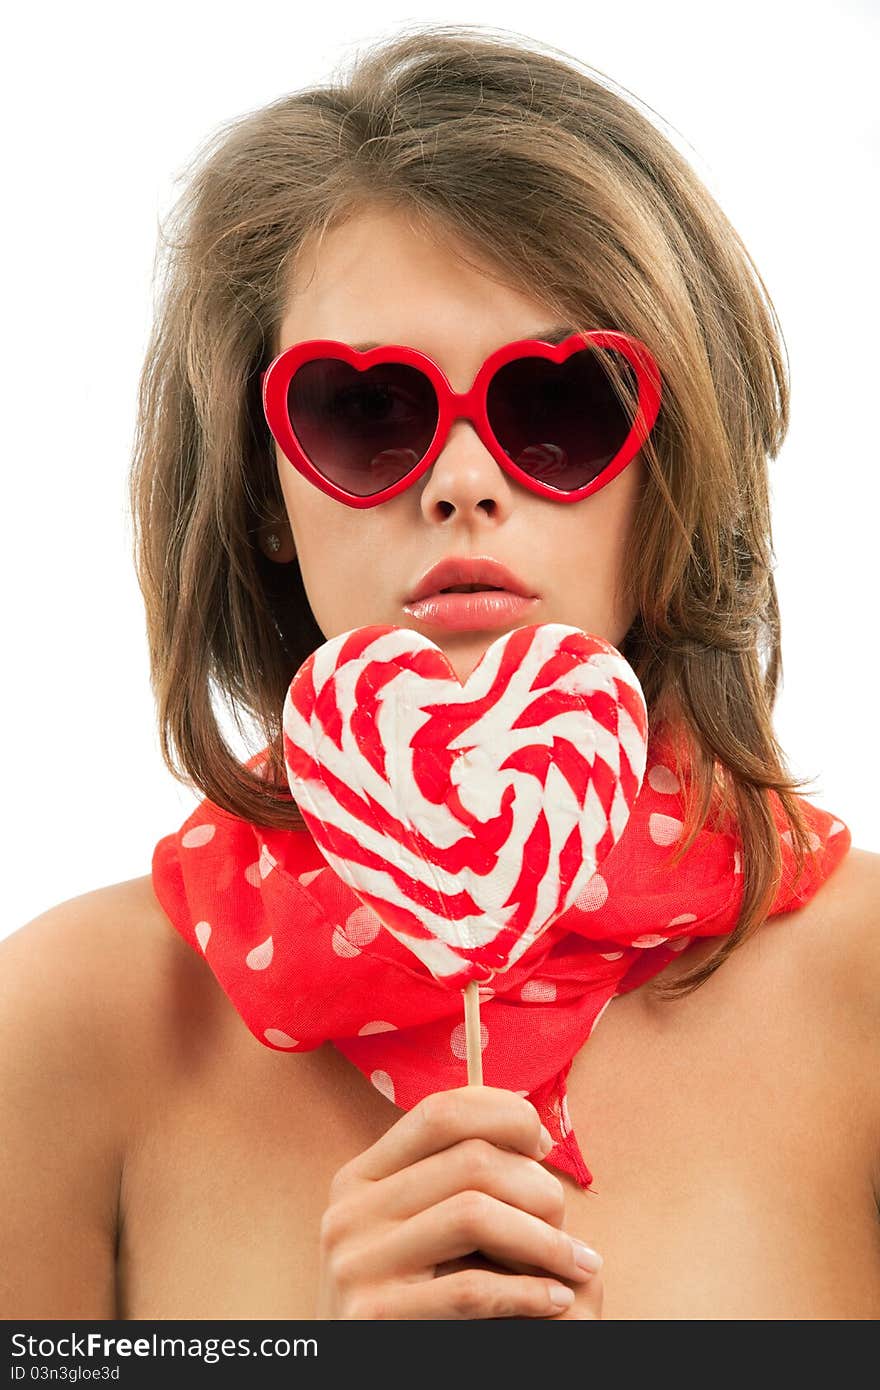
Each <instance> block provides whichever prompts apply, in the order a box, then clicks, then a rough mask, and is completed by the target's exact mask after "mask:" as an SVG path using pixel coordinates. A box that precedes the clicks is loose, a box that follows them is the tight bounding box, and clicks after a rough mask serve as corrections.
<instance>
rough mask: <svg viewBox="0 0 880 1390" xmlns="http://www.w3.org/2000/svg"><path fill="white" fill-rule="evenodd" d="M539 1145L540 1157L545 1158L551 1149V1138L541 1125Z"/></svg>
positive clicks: (547, 1130)
mask: <svg viewBox="0 0 880 1390" xmlns="http://www.w3.org/2000/svg"><path fill="white" fill-rule="evenodd" d="M540 1143H541V1157H542V1158H545V1157H546V1156H547V1154H548V1153H549V1152H550V1150H551V1149H552V1148H553V1136H552V1135H551V1133H550V1131H549V1129H547V1128H546V1127H545V1126H544V1125H541V1134H540Z"/></svg>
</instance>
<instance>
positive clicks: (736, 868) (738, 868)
mask: <svg viewBox="0 0 880 1390" xmlns="http://www.w3.org/2000/svg"><path fill="white" fill-rule="evenodd" d="M733 872H734V873H735V874H741V873H742V859H741V858H740V852H739V850H738V849H735V850H734V851H733Z"/></svg>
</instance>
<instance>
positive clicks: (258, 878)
mask: <svg viewBox="0 0 880 1390" xmlns="http://www.w3.org/2000/svg"><path fill="white" fill-rule="evenodd" d="M244 876H245V878H246V879H247V881H248V883H249V884H250V885H251V887H252V888H259V887H260V885H261V883H262V882H263V878H262V875H261V873H260V861H259V859H257V860H255V861H254V863H253V864H248V866H247V868H246V869H245V871H244Z"/></svg>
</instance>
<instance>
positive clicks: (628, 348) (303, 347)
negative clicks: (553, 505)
mask: <svg viewBox="0 0 880 1390" xmlns="http://www.w3.org/2000/svg"><path fill="white" fill-rule="evenodd" d="M590 345H592V346H595V347H600V348H611V349H613V350H614V351H616V352H619V353H621V354H622V355H623V356H624V357H625V358H626V360H627V361H628V362H629V364H630V365H631V367H632V368H633V370H634V371H635V374H636V381H637V385H638V407H637V410H636V415H635V418H634V420H633V423H632V425H631V427H630V431H629V434H628V435H627V437H626V439H625V440H624V442H623V444H622V445H621V447H620V449H619V450H618V452H617V453H616V454H615V456H614V458H613V459H612V460H611V461H610V463H608V464H607V465H606V466H605V468H603V469H602V472H601V473H599V474H597V475H596V477H595V478H593V479H592V480H591V481H590V482H589V483H587V484H586V485H585V486H584V487H582V488H577V489H575V490H574V491H573V492H563V491H561V490H560V489H558V488H554V487H551V486H550V485H549V484H548V483H542V482H540V481H539V480H538V479H536V478H533V477H531V476H530V475H529V474H528V473H526V472H525V471H524V470H523V469H522V468H519V467H517V465H516V464H515V463H514V462H513V460H512V459H511V458H510V456H509V455H508V454H506V453H505V451H504V449H503V448H502V447H501V444H500V443H499V441H498V440H497V439H496V438H495V435H494V433H493V431H492V426H491V425H490V423H489V417H488V414H487V411H486V394H487V391H488V387H489V382H490V380H491V378H492V377H493V376H494V374H495V372H496V371H498V369H499V368H500V367H503V366H506V365H507V363H508V362H513V361H515V360H516V359H517V358H519V357H544V358H547V359H549V360H550V361H551V362H560V363H561V362H565V361H566V359H567V358H569V357H570V356H571V355H572V353H574V352H579V351H581V350H582V349H583V348H584V347H585V346H590ZM318 357H332V358H336V359H340V360H341V361H343V362H347V363H348V364H349V365H350V366H352V367H354V368H356V370H357V371H359V372H362V371H366V370H367V369H368V368H369V367H373V366H376V365H377V364H378V363H380V362H399V363H405V364H406V365H407V366H412V367H417V368H418V369H419V370H420V371H422V372H423V373H424V374H425V376H426V377H427V378H428V380H429V381H430V382H431V384H432V386H433V388H434V391H435V393H436V396H437V404H438V407H439V414H438V418H437V427H436V429H435V431H434V435H433V438H432V439H431V442H430V444H429V445H428V448H427V450H426V452H425V453H424V454H423V455H422V457H421V458H420V459H419V461H418V463H416V464H414V465H413V467H412V468H411V469H410V471H409V472H408V473H405V474H404V476H403V477H402V478H400V479H398V481H397V482H396V483H393V484H392V485H391V486H390V487H387V488H383V489H382V491H381V492H374V493H371V494H369V496H367V497H360V496H358V495H357V494H355V493H350V492H346V491H345V490H344V489H343V488H340V487H338V486H337V485H336V484H335V483H333V482H331V481H330V479H329V478H325V477H324V474H323V473H321V472H320V471H319V470H318V469H317V468H316V467H315V465H314V464H313V463H312V461H311V459H310V458H309V457H308V455H307V454H306V453H305V452H304V450H303V449H302V448H301V447H300V444H299V442H298V440H297V438H296V435H295V434H294V432H293V429H292V427H291V422H290V419H289V415H288V409H287V399H288V389H289V387H290V382H291V381H292V379H293V376H294V373H295V372H297V371H298V370H299V368H300V367H301V366H302V365H303V364H304V363H305V362H310V361H313V360H314V359H315V358H318ZM260 382H261V385H262V395H263V413H264V415H265V417H266V423H267V424H268V426H269V429H270V430H271V432H272V436H273V438H274V439H275V441H276V443H277V444H278V445H279V447H280V448H281V450H282V452H283V453H284V455H285V457H286V458H287V459H288V461H289V462H290V463H291V464H292V465H293V467H294V468H296V469H297V471H298V472H299V473H301V474H302V475H303V477H305V478H307V479H308V480H309V482H311V483H314V485H315V486H316V487H318V488H320V489H321V490H322V492H325V493H327V494H328V496H330V497H333V498H335V500H336V501H337V502H344V503H345V504H346V505H347V506H349V507H359V508H363V507H376V506H378V505H379V504H380V503H381V502H386V501H388V500H389V499H390V498H392V497H397V496H398V495H399V494H400V493H401V492H403V491H405V489H406V488H408V487H411V486H412V484H413V483H415V482H417V481H418V479H419V478H421V477H422V475H423V474H424V473H426V472H427V470H428V469H429V468H430V467H431V464H432V463H433V462H434V460H435V459H436V458H437V456H438V454H439V453H440V451H441V449H442V448H443V446H444V444H445V442H446V437H447V435H448V433H449V430H450V427H451V426H452V424H453V423H454V422H455V421H456V420H462V419H464V420H468V421H470V423H471V424H472V425H473V427H474V429H475V430H476V432H477V435H478V436H479V439H480V441H481V442H482V444H484V445H485V447H486V448H487V449H488V451H489V453H490V454H491V455H492V457H493V458H494V459H495V461H496V463H498V464H499V465H500V467H501V468H503V469H504V471H505V472H506V473H507V474H509V476H510V477H512V478H513V479H515V481H516V482H519V483H522V484H523V486H524V487H527V488H528V489H529V490H530V491H531V492H536V493H538V494H539V495H540V496H542V497H548V498H552V499H553V500H554V501H556V502H580V501H581V500H582V499H583V498H584V497H589V496H591V495H592V494H593V493H594V492H598V491H599V489H600V488H603V487H605V486H606V485H607V484H608V483H610V482H611V481H612V479H614V478H616V477H617V475H618V474H619V473H621V472H622V471H623V469H624V468H625V467H626V466H627V464H628V463H630V462H631V461H632V459H633V458H634V457H635V455H636V454H637V453H638V451H639V449H640V448H641V447H642V445H643V444H644V443H645V440H646V439H647V438H648V435H649V434H650V432H651V430H652V428H653V426H654V421H655V420H656V418H657V413H658V411H659V409H660V397H661V383H660V372H659V371H658V369H657V364H656V362H655V361H654V358H653V356H652V354H651V352H650V351H649V349H648V348H647V347H646V346H645V344H644V343H642V342H640V341H639V340H638V339H637V338H632V337H630V336H629V334H627V333H619V332H616V331H613V330H607V331H606V330H603V331H595V332H590V333H573V334H572V335H571V336H570V337H568V338H566V339H565V341H564V342H562V343H559V344H558V345H554V344H551V343H543V342H541V341H540V340H539V339H537V338H522V339H518V340H517V341H516V342H513V343H507V344H505V345H504V346H503V347H500V348H497V349H496V351H495V352H493V353H491V354H490V356H489V357H487V358H486V360H485V362H484V363H483V365H482V367H480V369H479V371H478V372H477V375H476V377H475V379H474V383H473V385H472V386H471V388H470V390H469V391H461V392H459V391H454V390H453V388H452V386H451V384H450V382H449V380H448V378H447V377H446V374H445V373H444V372H443V370H442V368H440V367H439V366H438V365H437V363H436V362H434V361H433V360H432V358H430V357H428V356H427V355H426V354H425V353H423V352H418V351H417V350H416V349H415V348H410V347H403V346H400V345H396V344H388V345H383V346H381V347H376V348H370V349H369V350H368V351H366V352H358V351H357V349H356V348H353V347H351V346H350V345H349V344H348V343H341V342H337V341H335V340H334V339H331V338H312V339H309V340H308V341H306V342H302V343H294V344H293V346H291V347H289V348H285V350H284V351H283V352H281V353H279V355H278V356H277V357H276V358H275V359H274V361H273V362H272V363H270V365H269V366H268V367H267V368H266V370H265V371H264V372H262V373H261V376H260Z"/></svg>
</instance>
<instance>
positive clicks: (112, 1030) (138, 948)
mask: <svg viewBox="0 0 880 1390" xmlns="http://www.w3.org/2000/svg"><path fill="white" fill-rule="evenodd" d="M187 951H189V952H190V954H191V955H192V956H193V960H192V962H190V961H189V960H188V959H187ZM198 965H199V962H198V960H197V958H196V957H195V953H194V952H192V951H191V950H190V948H189V947H188V946H187V945H186V943H185V942H184V941H183V940H182V939H181V938H179V937H178V938H177V940H175V939H174V933H173V929H172V928H171V926H170V924H169V923H168V922H167V919H165V918H164V914H162V912H161V909H160V907H159V904H158V903H157V902H156V900H155V898H154V897H153V894H152V889H151V885H150V880H149V878H143V879H133V880H131V881H130V882H127V883H119V884H114V885H112V886H110V887H106V888H100V889H97V890H95V891H93V892H90V893H84V894H82V895H81V896H79V897H76V898H71V899H69V900H68V901H66V902H62V903H59V904H58V905H57V906H55V907H52V908H49V909H48V910H47V911H46V912H43V913H41V914H40V915H39V916H37V917H35V918H33V920H32V921H30V922H28V923H26V924H25V925H24V926H22V927H19V928H18V929H17V930H15V931H13V932H12V933H11V934H10V935H9V936H7V937H5V938H4V939H3V940H2V941H0V1132H2V1134H3V1164H2V1165H0V1249H3V1250H4V1251H5V1253H6V1254H7V1255H8V1256H9V1258H8V1260H6V1261H0V1316H2V1317H6V1318H9V1317H50V1318H79V1317H112V1316H114V1311H113V1310H114V1307H115V1303H114V1298H115V1295H114V1251H115V1245H116V1239H117V1219H118V1208H119V1192H120V1183H121V1176H122V1172H123V1166H124V1163H125V1157H126V1153H127V1151H128V1148H129V1145H130V1142H131V1137H132V1134H133V1133H134V1132H135V1131H136V1130H138V1129H139V1128H140V1126H141V1125H142V1123H143V1121H144V1119H145V1117H146V1116H147V1114H148V1111H149V1106H150V1104H151V1103H152V1102H151V1100H150V1097H154V1096H156V1095H157V1094H161V1090H162V1084H161V1083H162V1081H163V1080H164V1079H165V1077H166V1076H167V1075H168V1067H169V1065H170V1059H171V1058H172V1057H173V1048H171V1047H170V1046H169V1044H168V1026H169V1025H168V1022H167V1019H168V1017H170V1016H171V1015H172V1014H173V1011H174V1001H175V1000H177V1001H180V1000H183V1001H185V1002H187V1001H192V1000H193V999H195V998H196V996H197V994H198V993H199V992H201V993H204V991H205V989H206V986H205V982H204V978H203V974H201V973H200V972H199V970H198Z"/></svg>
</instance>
